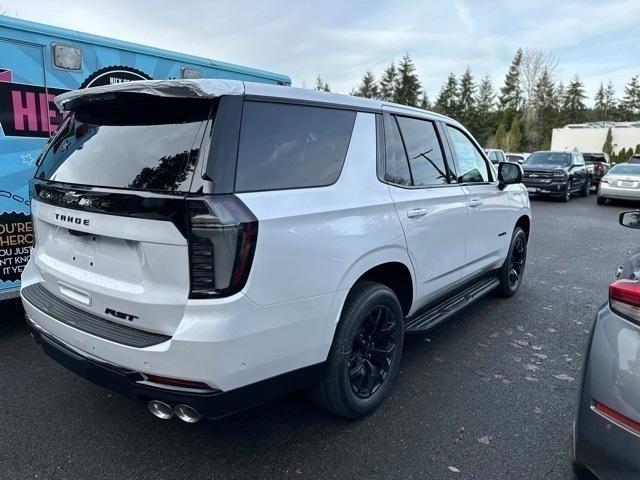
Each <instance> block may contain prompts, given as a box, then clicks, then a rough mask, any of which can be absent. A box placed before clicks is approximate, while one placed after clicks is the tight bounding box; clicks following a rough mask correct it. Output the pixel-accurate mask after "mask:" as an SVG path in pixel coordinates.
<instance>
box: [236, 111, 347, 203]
mask: <svg viewBox="0 0 640 480" xmlns="http://www.w3.org/2000/svg"><path fill="white" fill-rule="evenodd" d="M355 118H356V113H355V112H352V111H348V110H337V109H331V108H319V107H308V106H302V105H286V104H275V103H266V102H246V103H245V105H244V109H243V113H242V127H241V130H240V147H239V150H238V166H237V173H236V191H240V192H248V191H257V190H276V189H284V188H302V187H316V186H324V185H331V184H332V183H334V182H335V181H336V180H337V179H338V177H339V176H340V172H341V171H342V164H343V163H344V158H345V156H346V154H347V149H348V147H349V142H350V140H351V132H352V130H353V124H354V122H355Z"/></svg>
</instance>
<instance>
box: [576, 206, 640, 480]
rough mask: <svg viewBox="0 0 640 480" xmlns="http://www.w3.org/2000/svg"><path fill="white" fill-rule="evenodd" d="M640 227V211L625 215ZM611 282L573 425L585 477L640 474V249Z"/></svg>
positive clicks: (616, 478) (602, 479) (625, 478)
mask: <svg viewBox="0 0 640 480" xmlns="http://www.w3.org/2000/svg"><path fill="white" fill-rule="evenodd" d="M620 223H621V224H622V225H624V226H626V227H630V228H638V229H640V210H638V211H633V212H625V213H622V214H621V215H620ZM616 276H617V280H616V281H614V282H613V283H612V284H611V285H610V286H609V301H608V302H607V303H606V304H605V305H604V306H603V307H602V308H601V309H600V311H599V312H598V314H597V315H596V319H595V322H594V325H593V327H592V330H591V336H590V339H589V346H588V348H587V354H586V356H585V364H584V371H583V377H582V386H581V392H580V399H579V405H578V414H577V417H576V421H575V423H574V429H573V470H574V472H575V473H576V475H577V476H578V477H579V478H581V479H592V478H593V475H595V476H596V477H597V478H598V479H599V480H609V479H611V480H630V479H636V480H637V479H638V478H640V250H638V251H636V252H635V253H633V254H631V255H630V256H629V257H628V258H627V260H626V261H625V263H624V265H623V267H620V268H619V269H618V272H617V273H616Z"/></svg>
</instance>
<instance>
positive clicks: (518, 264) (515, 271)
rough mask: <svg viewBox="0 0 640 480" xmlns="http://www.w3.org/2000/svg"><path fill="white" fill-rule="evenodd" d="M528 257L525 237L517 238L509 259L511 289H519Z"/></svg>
mask: <svg viewBox="0 0 640 480" xmlns="http://www.w3.org/2000/svg"><path fill="white" fill-rule="evenodd" d="M526 257H527V242H526V238H525V237H524V236H517V237H516V238H515V240H514V244H513V248H512V250H511V256H510V259H509V287H511V288H513V289H517V288H518V286H519V285H520V282H521V281H522V274H523V273H524V262H525V260H526Z"/></svg>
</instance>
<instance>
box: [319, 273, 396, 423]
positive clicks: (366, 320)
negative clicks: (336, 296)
mask: <svg viewBox="0 0 640 480" xmlns="http://www.w3.org/2000/svg"><path fill="white" fill-rule="evenodd" d="M403 341H404V314H403V311H402V306H401V305H400V301H399V300H398V296H397V295H396V293H395V292H394V291H393V290H391V289H390V288H389V287H388V286H386V285H383V284H380V283H377V282H372V281H368V280H363V281H359V282H358V283H356V284H355V285H354V287H353V288H352V289H351V291H350V292H349V295H348V296H347V299H346V301H345V304H344V307H343V309H342V315H341V316H340V322H338V326H337V328H336V331H335V334H334V337H333V343H332V344H331V349H330V350H329V355H328V357H327V361H326V362H325V369H324V373H323V375H322V378H321V379H320V382H319V383H318V385H316V386H315V387H313V388H312V389H310V391H309V393H310V394H311V397H312V398H313V400H314V401H315V402H316V403H317V404H318V405H320V406H321V407H324V408H326V409H327V410H330V411H332V412H334V413H336V414H338V415H341V416H343V417H346V418H352V419H353V418H361V417H364V416H365V415H369V414H370V413H371V412H373V411H374V410H375V409H376V408H378V406H379V405H380V404H381V403H382V402H383V400H384V399H385V397H386V396H387V394H388V393H389V391H390V390H391V388H392V387H393V384H394V382H395V379H396V378H397V376H398V371H399V369H400V357H401V355H402V344H403Z"/></svg>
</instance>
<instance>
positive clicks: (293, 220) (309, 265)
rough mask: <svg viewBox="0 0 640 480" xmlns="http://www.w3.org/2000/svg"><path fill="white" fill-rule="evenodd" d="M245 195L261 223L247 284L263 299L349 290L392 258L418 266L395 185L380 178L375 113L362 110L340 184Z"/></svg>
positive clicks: (261, 301)
mask: <svg viewBox="0 0 640 480" xmlns="http://www.w3.org/2000/svg"><path fill="white" fill-rule="evenodd" d="M239 197H240V198H241V199H242V201H243V202H245V204H246V205H247V206H248V207H249V208H250V209H251V211H252V212H253V213H254V215H255V216H256V217H257V218H258V220H259V221H260V226H259V232H258V244H257V247H256V254H255V259H254V263H253V267H252V270H251V274H250V276H249V280H248V282H247V285H246V287H245V293H246V294H247V296H248V297H249V298H251V299H252V300H253V301H254V302H256V303H257V304H259V305H268V304H272V303H281V302H288V301H293V300H298V299H301V298H308V297H314V296H319V295H326V294H334V293H335V292H338V291H341V290H348V289H350V288H351V286H352V285H353V283H354V282H355V281H356V279H357V278H358V277H359V276H360V275H362V273H364V272H365V271H366V270H368V269H369V268H371V267H373V266H375V265H377V264H379V263H384V262H386V261H399V262H402V263H404V264H405V265H407V266H408V267H409V269H410V270H412V269H411V266H410V262H409V258H408V255H407V251H406V243H405V239H404V235H403V233H402V228H401V226H400V222H399V219H398V216H397V213H396V210H395V206H394V204H393V201H392V199H391V197H390V195H389V189H388V187H387V185H385V184H383V183H381V182H380V181H379V180H378V178H377V176H376V128H375V115H374V114H370V113H358V115H357V117H356V121H355V125H354V130H353V135H352V138H351V142H350V145H349V150H348V153H347V156H346V159H345V162H344V167H343V170H342V173H341V175H340V178H339V179H338V181H337V182H336V183H335V184H333V185H330V186H327V187H320V188H306V189H293V190H280V191H270V192H253V193H243V194H239Z"/></svg>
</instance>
